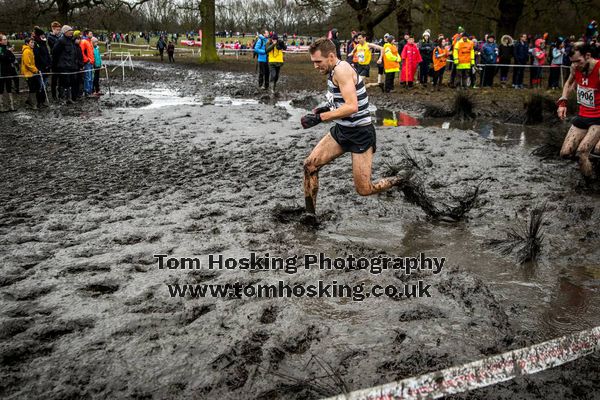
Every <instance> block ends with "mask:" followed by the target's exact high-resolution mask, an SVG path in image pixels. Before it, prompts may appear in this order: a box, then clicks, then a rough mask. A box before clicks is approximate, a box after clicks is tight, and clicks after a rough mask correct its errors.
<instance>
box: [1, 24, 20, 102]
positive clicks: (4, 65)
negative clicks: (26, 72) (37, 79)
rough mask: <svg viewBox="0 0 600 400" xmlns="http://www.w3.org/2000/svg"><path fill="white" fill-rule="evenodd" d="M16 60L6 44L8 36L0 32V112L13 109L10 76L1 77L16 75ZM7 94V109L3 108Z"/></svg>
mask: <svg viewBox="0 0 600 400" xmlns="http://www.w3.org/2000/svg"><path fill="white" fill-rule="evenodd" d="M15 61H16V58H15V55H14V54H13V52H12V48H11V47H9V46H8V38H7V37H6V35H1V34H0V112H4V111H15V103H14V98H13V94H12V83H13V80H12V79H11V78H5V79H2V77H3V76H6V77H9V76H13V75H16V73H15V71H14V68H13V65H14V63H15ZM4 93H6V96H8V99H7V100H8V109H5V108H4V99H5V95H4Z"/></svg>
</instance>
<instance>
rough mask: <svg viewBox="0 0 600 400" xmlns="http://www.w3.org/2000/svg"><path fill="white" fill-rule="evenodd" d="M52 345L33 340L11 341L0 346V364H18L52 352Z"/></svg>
mask: <svg viewBox="0 0 600 400" xmlns="http://www.w3.org/2000/svg"><path fill="white" fill-rule="evenodd" d="M52 350H53V346H52V345H49V344H45V343H39V342H37V341H35V340H27V341H20V342H16V343H15V342H12V343H8V344H5V345H3V346H0V365H6V366H9V365H19V364H23V363H25V362H26V361H27V360H29V359H32V358H38V357H44V356H47V355H49V354H50V353H52Z"/></svg>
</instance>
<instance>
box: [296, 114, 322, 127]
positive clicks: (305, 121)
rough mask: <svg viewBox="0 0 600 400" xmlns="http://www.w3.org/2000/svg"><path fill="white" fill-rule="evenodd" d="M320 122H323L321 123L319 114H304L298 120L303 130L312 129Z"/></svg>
mask: <svg viewBox="0 0 600 400" xmlns="http://www.w3.org/2000/svg"><path fill="white" fill-rule="evenodd" d="M321 122H323V121H322V120H321V115H320V114H306V115H305V116H304V117H302V119H301V120H300V123H301V124H302V127H303V128H304V129H307V128H312V127H313V126H315V125H318V124H320V123H321Z"/></svg>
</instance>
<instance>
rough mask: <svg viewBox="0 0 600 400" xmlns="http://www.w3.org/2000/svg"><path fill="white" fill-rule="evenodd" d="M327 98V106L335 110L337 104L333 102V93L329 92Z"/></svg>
mask: <svg viewBox="0 0 600 400" xmlns="http://www.w3.org/2000/svg"><path fill="white" fill-rule="evenodd" d="M325 98H326V99H327V105H328V106H329V108H330V109H332V110H334V109H335V102H334V101H333V93H330V92H327V93H326V94H325Z"/></svg>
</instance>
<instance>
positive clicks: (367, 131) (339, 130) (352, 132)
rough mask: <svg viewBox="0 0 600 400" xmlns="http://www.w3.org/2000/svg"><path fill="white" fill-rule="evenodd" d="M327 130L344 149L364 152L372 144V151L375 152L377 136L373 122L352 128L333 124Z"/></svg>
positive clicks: (352, 151)
mask: <svg viewBox="0 0 600 400" xmlns="http://www.w3.org/2000/svg"><path fill="white" fill-rule="evenodd" d="M329 132H330V133H331V136H332V137H333V139H334V140H335V141H336V142H337V143H338V144H339V145H340V146H341V147H342V149H343V150H344V151H349V152H351V153H364V152H365V151H367V150H369V147H371V146H372V147H373V153H375V150H376V149H377V143H376V142H377V137H376V136H375V127H374V126H373V124H369V125H365V126H357V127H354V128H350V127H346V126H342V125H339V124H335V125H333V126H332V127H331V129H330V130H329Z"/></svg>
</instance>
